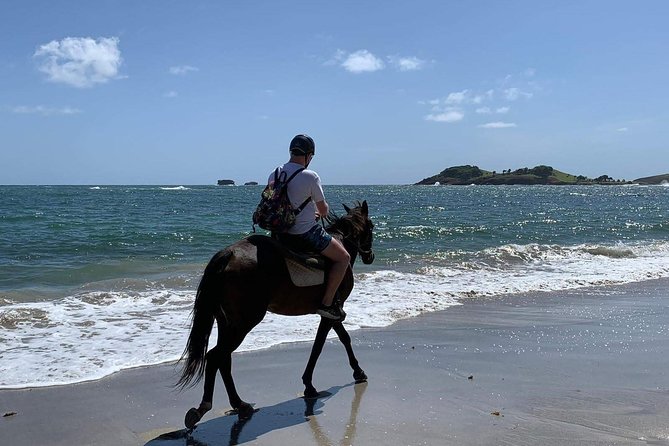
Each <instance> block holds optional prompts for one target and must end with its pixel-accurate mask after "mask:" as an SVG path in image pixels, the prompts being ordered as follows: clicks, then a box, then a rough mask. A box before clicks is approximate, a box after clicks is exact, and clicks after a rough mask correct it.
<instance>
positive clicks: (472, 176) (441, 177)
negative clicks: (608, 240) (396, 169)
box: [416, 165, 669, 185]
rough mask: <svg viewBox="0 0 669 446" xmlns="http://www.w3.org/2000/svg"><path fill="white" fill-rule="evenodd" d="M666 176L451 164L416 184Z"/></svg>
mask: <svg viewBox="0 0 669 446" xmlns="http://www.w3.org/2000/svg"><path fill="white" fill-rule="evenodd" d="M665 177H666V178H665ZM663 179H665V180H669V174H667V175H658V176H655V177H646V178H639V179H638V180H634V181H626V180H620V179H614V178H612V177H610V176H608V175H601V176H599V177H597V178H588V177H586V176H584V175H572V174H569V173H565V172H561V171H559V170H557V169H554V168H553V167H551V166H545V165H540V166H535V167H533V168H531V169H530V168H527V167H523V168H520V169H516V170H511V169H508V170H503V171H502V172H501V173H500V172H497V171H494V170H493V171H488V170H483V169H480V168H479V167H478V166H470V165H466V166H454V167H449V168H447V169H445V170H443V171H441V172H440V173H438V174H437V175H433V176H431V177H428V178H425V179H423V180H421V181H419V182H418V183H416V185H469V184H477V185H500V184H506V185H512V184H524V185H532V184H549V185H569V184H606V185H609V184H634V183H638V184H661V183H662V180H663Z"/></svg>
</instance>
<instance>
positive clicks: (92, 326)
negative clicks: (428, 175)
mask: <svg viewBox="0 0 669 446" xmlns="http://www.w3.org/2000/svg"><path fill="white" fill-rule="evenodd" d="M261 190H262V186H238V187H235V186H232V187H231V186H224V187H221V186H172V187H167V186H162V187H161V186H0V388H22V387H31V386H48V385H57V384H68V383H75V382H81V381H87V380H92V379H97V378H101V377H104V376H106V375H109V374H111V373H113V372H116V371H119V370H122V369H126V368H131V367H137V366H142V365H149V364H157V363H162V362H167V361H172V360H175V359H177V358H178V357H179V356H180V354H181V352H182V350H183V348H184V346H185V342H186V338H187V336H188V328H189V315H190V310H191V308H192V303H193V299H194V297H195V290H196V288H197V285H198V282H199V278H200V275H201V273H202V271H203V269H204V266H205V265H206V263H207V262H208V260H209V259H210V258H211V256H212V255H213V254H214V253H215V252H216V251H218V250H219V249H222V248H223V247H225V246H227V245H229V244H231V243H233V242H234V241H236V240H238V239H240V238H242V237H245V236H246V235H248V234H249V233H250V231H251V214H252V212H253V209H254V208H255V205H256V204H257V202H258V200H259V197H260V192H261ZM325 193H326V196H327V198H328V201H329V202H330V204H331V206H332V208H333V209H334V210H335V211H337V212H338V213H340V214H341V213H343V212H344V211H343V208H342V206H341V203H345V204H347V205H349V206H350V205H353V204H354V202H355V201H356V200H367V201H368V203H369V206H370V214H371V217H372V219H373V221H374V223H375V233H374V237H375V238H374V250H375V253H376V260H375V262H374V264H372V265H363V264H362V263H361V262H360V263H357V264H356V265H355V269H354V272H355V275H356V285H355V288H354V290H353V293H352V295H351V297H350V298H349V300H348V301H347V305H346V309H347V313H348V318H347V319H346V322H345V325H346V326H347V327H348V328H349V329H350V330H355V329H359V328H364V327H382V326H387V325H389V324H392V323H393V322H395V321H397V320H399V319H403V318H409V317H414V316H417V315H420V314H422V313H425V312H431V311H438V310H445V309H447V308H449V307H452V306H454V305H460V304H462V302H463V301H464V300H466V299H489V298H494V297H495V296H501V295H507V294H517V293H525V292H540V291H546V292H553V293H552V296H557V298H559V292H560V291H561V290H569V289H574V288H585V287H589V288H592V289H593V293H596V292H597V290H601V288H602V287H615V286H616V285H621V284H627V283H634V282H641V281H646V280H651V279H658V278H665V277H669V187H666V186H631V185H626V186H622V185H610V186H441V187H435V186H326V187H325ZM318 320H319V317H318V316H316V315H309V316H303V317H285V316H277V315H273V314H268V315H267V317H266V318H265V320H264V321H263V322H262V323H261V324H260V325H259V326H258V327H256V328H255V329H254V330H253V331H252V332H251V333H250V334H249V335H248V336H247V338H246V340H245V341H244V343H243V344H242V346H241V347H240V349H239V350H241V351H248V350H256V349H262V348H267V347H270V346H272V345H276V344H279V343H284V342H296V341H309V340H312V339H313V337H314V335H315V332H316V327H317V325H318ZM213 339H215V331H214V336H213ZM212 341H213V340H212ZM305 361H306V358H305Z"/></svg>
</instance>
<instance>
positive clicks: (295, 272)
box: [286, 257, 325, 287]
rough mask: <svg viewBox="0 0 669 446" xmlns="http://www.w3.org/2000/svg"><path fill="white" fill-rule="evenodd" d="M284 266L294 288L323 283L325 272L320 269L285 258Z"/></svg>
mask: <svg viewBox="0 0 669 446" xmlns="http://www.w3.org/2000/svg"><path fill="white" fill-rule="evenodd" d="M286 266H287V267H288V272H289V273H290V279H291V280H292V281H293V284H294V285H295V286H300V287H302V286H314V285H321V284H323V283H324V282H325V271H323V270H322V269H316V268H312V267H309V266H307V265H304V264H303V263H300V262H298V261H296V260H293V259H291V258H288V257H286Z"/></svg>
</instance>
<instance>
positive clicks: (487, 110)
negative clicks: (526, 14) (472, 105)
mask: <svg viewBox="0 0 669 446" xmlns="http://www.w3.org/2000/svg"><path fill="white" fill-rule="evenodd" d="M476 113H478V114H481V115H487V114H488V113H492V110H490V107H479V108H477V109H476Z"/></svg>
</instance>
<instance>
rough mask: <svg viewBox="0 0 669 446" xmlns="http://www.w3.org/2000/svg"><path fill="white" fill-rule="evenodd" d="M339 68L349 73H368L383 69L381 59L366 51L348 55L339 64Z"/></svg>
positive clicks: (339, 54)
mask: <svg viewBox="0 0 669 446" xmlns="http://www.w3.org/2000/svg"><path fill="white" fill-rule="evenodd" d="M338 56H339V57H341V53H338ZM338 56H335V57H338ZM341 66H342V67H344V68H345V69H346V70H347V71H350V72H351V73H369V72H374V71H379V70H383V68H384V67H385V65H384V63H383V61H382V60H381V59H379V58H378V57H376V56H375V55H374V54H372V53H370V52H369V51H367V50H359V51H356V52H355V53H351V54H349V55H348V56H346V58H345V59H344V61H343V62H342V63H341Z"/></svg>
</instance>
